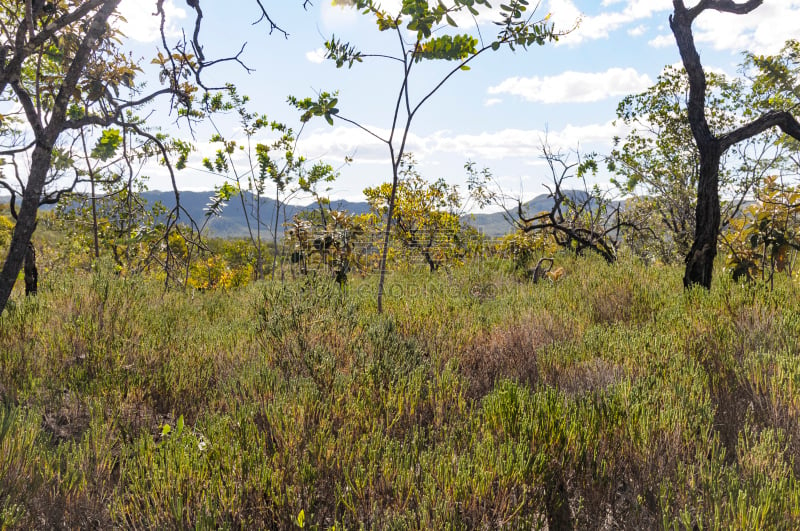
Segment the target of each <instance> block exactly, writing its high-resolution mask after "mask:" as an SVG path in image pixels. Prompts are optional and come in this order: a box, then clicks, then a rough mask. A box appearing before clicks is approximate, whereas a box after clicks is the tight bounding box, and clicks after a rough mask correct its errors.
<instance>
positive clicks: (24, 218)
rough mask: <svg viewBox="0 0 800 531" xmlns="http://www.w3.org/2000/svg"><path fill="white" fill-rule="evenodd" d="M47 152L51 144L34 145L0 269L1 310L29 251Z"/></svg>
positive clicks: (40, 194) (46, 165) (48, 153)
mask: <svg viewBox="0 0 800 531" xmlns="http://www.w3.org/2000/svg"><path fill="white" fill-rule="evenodd" d="M50 152H51V148H47V147H42V146H41V145H37V146H36V148H35V149H34V150H33V156H32V159H31V170H30V175H29V178H28V185H27V186H26V187H25V191H24V193H23V195H22V206H21V207H20V209H19V214H18V215H17V223H16V225H15V226H14V233H13V234H12V236H11V245H10V246H9V249H8V255H7V256H6V261H5V263H4V264H3V269H2V271H0V311H2V310H3V309H5V307H6V303H7V302H8V299H9V297H10V296H11V291H12V290H13V289H14V284H15V283H16V281H17V276H18V275H19V272H20V269H22V264H23V262H24V261H25V257H26V255H27V254H28V244H29V243H30V241H31V236H33V231H34V230H36V212H37V210H38V209H39V198H40V197H41V196H42V186H43V184H44V182H45V176H46V175H47V172H48V171H49V169H50Z"/></svg>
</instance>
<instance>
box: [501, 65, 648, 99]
mask: <svg viewBox="0 0 800 531" xmlns="http://www.w3.org/2000/svg"><path fill="white" fill-rule="evenodd" d="M652 84H653V82H652V80H651V79H650V77H649V76H647V75H646V74H639V73H638V72H637V71H636V70H634V69H633V68H610V69H608V70H607V71H605V72H597V73H589V72H572V71H567V72H564V73H562V74H559V75H557V76H547V77H536V76H535V77H528V78H520V77H511V78H508V79H506V80H504V81H503V82H502V83H500V84H499V85H496V86H494V87H489V94H513V95H516V96H521V97H523V98H524V99H526V100H527V101H534V102H540V103H567V102H593V101H600V100H604V99H606V98H610V97H613V96H620V95H625V94H631V93H633V92H640V91H642V90H644V89H645V88H647V87H649V86H650V85H652Z"/></svg>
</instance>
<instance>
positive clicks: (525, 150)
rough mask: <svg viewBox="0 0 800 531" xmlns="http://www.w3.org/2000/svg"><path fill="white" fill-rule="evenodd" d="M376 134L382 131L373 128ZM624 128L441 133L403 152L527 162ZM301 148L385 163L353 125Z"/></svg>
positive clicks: (384, 154)
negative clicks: (545, 151) (550, 149)
mask: <svg viewBox="0 0 800 531" xmlns="http://www.w3.org/2000/svg"><path fill="white" fill-rule="evenodd" d="M375 131H376V132H377V133H378V134H379V135H385V134H386V131H383V130H375ZM626 133H627V129H625V128H623V126H621V125H615V124H614V123H613V122H612V121H608V122H606V123H602V124H588V125H567V126H566V127H564V128H563V129H562V130H560V131H552V130H551V131H545V130H541V129H502V130H499V131H491V132H490V131H487V132H483V133H475V134H466V133H462V134H453V132H452V131H448V130H441V131H436V132H434V133H431V134H429V135H427V136H418V135H414V134H411V135H409V138H408V142H407V151H409V152H412V153H414V155H415V156H416V157H417V159H418V160H419V161H420V162H422V161H425V160H430V159H432V158H434V157H436V156H440V155H445V154H451V155H457V156H458V157H460V158H461V159H467V158H471V157H474V158H478V157H479V158H481V159H487V160H504V159H510V158H516V159H523V160H530V159H533V158H536V157H538V155H539V154H540V153H541V146H542V142H543V141H544V140H545V138H546V139H547V141H548V143H549V144H550V145H551V147H553V149H564V150H567V149H574V148H575V147H577V146H578V145H586V144H591V145H603V146H610V145H611V142H612V140H613V138H614V136H624V135H625V134H626ZM300 149H301V150H302V151H303V152H304V153H307V154H308V156H309V158H310V159H316V158H325V159H329V160H343V159H344V157H345V156H349V155H353V156H354V164H381V165H385V164H387V158H388V155H389V153H388V149H387V147H386V145H385V144H383V143H381V142H380V141H379V140H377V139H375V138H374V137H372V136H370V135H369V134H367V133H365V132H364V131H362V130H360V129H358V128H355V127H344V126H342V127H334V128H332V129H320V130H316V131H314V132H313V133H311V134H309V135H308V136H306V137H305V138H303V140H302V141H301V145H300Z"/></svg>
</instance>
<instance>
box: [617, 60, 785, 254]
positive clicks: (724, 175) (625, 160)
mask: <svg viewBox="0 0 800 531" xmlns="http://www.w3.org/2000/svg"><path fill="white" fill-rule="evenodd" d="M706 83H707V91H706V108H707V111H708V112H707V113H706V114H707V119H708V123H709V127H710V128H711V130H712V131H714V132H716V131H722V130H725V129H727V128H730V126H731V125H732V124H741V123H743V121H744V120H746V119H747V116H746V115H747V111H746V110H747V109H752V108H754V107H757V105H758V102H759V101H761V100H763V99H764V96H765V90H762V89H760V88H759V87H757V86H753V84H747V83H745V82H744V80H742V79H735V80H728V79H727V78H726V77H725V76H723V75H721V74H715V73H708V74H706ZM688 93H689V80H688V77H687V75H686V71H685V70H683V69H682V68H681V69H679V68H675V67H673V66H667V67H665V68H664V71H663V72H662V73H661V75H659V76H658V80H657V82H656V84H655V85H654V86H652V87H650V88H649V89H647V90H646V91H645V92H642V93H640V94H635V95H631V96H627V97H626V98H624V99H623V100H622V101H621V102H620V104H619V106H618V107H617V119H618V120H620V121H622V123H623V124H625V125H626V126H628V127H630V128H631V131H630V133H628V135H627V136H626V137H625V138H624V139H621V138H619V137H617V138H615V139H614V149H613V151H612V152H611V155H610V157H609V166H610V167H611V169H612V171H615V172H616V173H617V175H618V176H619V177H620V180H619V181H615V182H616V184H617V185H618V187H619V188H620V190H621V191H622V192H623V193H626V194H629V193H632V192H634V193H636V192H638V193H639V197H637V198H636V202H635V204H636V207H637V208H639V209H641V210H643V211H644V212H646V213H647V214H648V215H649V216H650V222H651V226H655V227H656V231H657V232H659V233H660V234H663V233H666V238H662V241H661V242H660V245H659V247H660V248H661V249H660V252H659V255H661V257H662V258H664V259H665V260H666V261H668V262H669V261H671V260H672V259H673V258H675V257H677V256H680V257H685V256H686V255H687V253H688V252H689V249H690V248H691V244H692V238H693V237H694V232H695V219H694V216H695V209H696V204H697V201H696V198H697V183H698V176H699V174H700V155H699V152H698V149H697V145H696V143H695V142H694V138H693V136H692V131H691V128H690V127H689V121H688V116H687V104H688ZM778 137H779V135H778V134H777V133H776V132H775V131H774V130H769V131H765V132H763V133H761V134H759V135H756V136H754V137H752V138H750V139H747V141H743V142H741V143H739V144H736V145H734V146H732V147H731V149H730V150H729V151H727V152H726V153H725V154H723V156H722V158H721V163H720V173H719V187H720V189H721V190H723V191H724V192H725V195H726V196H727V197H728V198H730V200H728V201H725V202H723V205H722V208H723V211H722V220H723V223H722V225H723V226H724V225H726V224H727V222H728V220H730V219H732V218H733V217H735V216H736V215H737V213H738V212H739V209H740V207H741V204H742V201H743V200H744V199H745V198H746V197H747V195H748V193H749V192H751V190H752V188H753V186H754V185H755V184H756V183H757V182H758V181H759V180H760V179H762V178H763V177H764V175H765V174H766V173H767V172H768V171H769V170H770V169H772V168H774V167H775V164H776V163H781V162H785V160H784V157H783V155H782V151H783V150H781V149H780V148H777V147H776V145H775V142H776V140H777V139H778Z"/></svg>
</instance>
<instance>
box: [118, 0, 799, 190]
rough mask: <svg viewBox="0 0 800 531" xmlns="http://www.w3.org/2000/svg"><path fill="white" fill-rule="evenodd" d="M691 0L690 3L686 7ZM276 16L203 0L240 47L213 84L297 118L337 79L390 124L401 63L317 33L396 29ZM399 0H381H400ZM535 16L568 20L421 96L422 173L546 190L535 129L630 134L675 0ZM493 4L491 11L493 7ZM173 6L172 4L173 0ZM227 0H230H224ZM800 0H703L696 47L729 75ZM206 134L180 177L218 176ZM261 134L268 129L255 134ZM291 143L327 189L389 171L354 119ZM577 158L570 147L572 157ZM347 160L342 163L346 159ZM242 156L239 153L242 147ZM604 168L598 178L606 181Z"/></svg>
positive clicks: (197, 182)
mask: <svg viewBox="0 0 800 531" xmlns="http://www.w3.org/2000/svg"><path fill="white" fill-rule="evenodd" d="M151 3H152V4H153V5H154V4H155V2H153V1H148V2H143V1H142V0H123V2H122V7H121V9H122V12H123V14H124V16H125V17H126V19H127V23H126V24H124V25H123V28H122V30H123V32H124V33H125V34H126V35H127V41H126V42H125V45H126V46H127V47H129V48H130V49H131V50H132V51H133V53H134V55H135V56H136V55H138V56H140V57H142V58H143V59H142V65H143V67H145V66H146V65H147V63H148V62H149V59H147V58H149V57H152V56H153V55H154V53H155V51H156V49H157V46H158V40H157V39H158V28H157V26H156V19H155V17H153V16H152V15H151V12H152V11H154V9H153V10H149V9H145V8H144V7H143V4H151ZM695 3H696V2H692V1H691V0H688V1H687V4H688V5H693V4H695ZM262 4H263V5H264V7H265V8H266V9H267V10H268V12H269V14H270V16H271V17H272V19H273V20H274V21H275V22H276V23H277V24H278V25H279V26H280V27H281V28H282V29H284V30H285V31H286V32H287V33H288V37H286V38H284V36H283V35H282V34H280V33H278V32H273V33H272V34H271V35H270V34H269V33H268V31H267V29H268V27H267V26H265V25H264V24H254V22H255V21H256V20H257V19H258V17H259V10H258V6H257V4H256V2H255V1H253V0H228V1H227V2H222V1H220V0H210V1H209V0H206V1H205V2H203V3H202V6H203V9H204V14H205V18H204V26H203V29H202V33H201V38H202V40H203V42H204V43H205V48H204V52H205V53H206V55H207V56H208V57H209V58H212V57H225V56H230V55H234V54H236V53H237V52H238V51H239V50H240V48H241V47H242V45H245V47H244V51H243V52H242V54H241V57H240V58H241V60H242V61H243V62H244V63H245V64H246V65H247V66H248V67H249V68H251V69H252V71H251V72H250V73H248V72H247V71H245V70H244V69H243V68H242V67H241V66H240V65H238V64H236V63H224V64H221V65H218V66H215V67H214V68H213V69H212V70H211V71H209V74H210V75H209V77H208V80H209V81H210V82H212V83H225V82H228V81H232V82H234V83H235V84H236V85H237V87H238V90H239V92H240V93H242V94H247V95H248V96H249V97H250V98H251V109H252V110H253V111H256V112H259V113H263V114H266V115H267V116H269V118H270V119H275V120H279V121H282V122H284V123H286V124H287V125H289V126H291V127H293V128H294V129H295V130H298V129H299V128H300V126H301V124H300V121H299V113H298V112H297V111H296V110H295V109H293V108H291V107H290V106H289V105H288V104H287V102H286V99H287V96H289V95H294V96H297V97H307V96H314V95H315V94H316V93H318V92H320V91H328V92H333V91H338V92H339V103H338V108H339V109H340V114H341V116H344V117H347V118H349V119H351V120H354V121H356V122H358V123H359V124H361V125H363V126H364V127H366V128H368V129H370V130H371V131H373V132H376V133H377V134H378V135H379V136H382V135H387V134H388V130H389V128H390V127H391V119H392V111H393V104H394V101H395V99H396V97H397V94H398V90H399V88H400V83H401V82H402V69H401V67H400V66H399V64H398V63H397V62H394V61H391V60H386V59H382V58H367V59H365V60H364V62H363V63H360V64H359V63H357V64H356V65H355V66H354V67H353V68H352V69H348V68H346V67H345V68H340V69H337V68H336V66H335V64H334V63H333V62H332V61H329V60H324V53H323V52H324V48H323V44H324V42H325V41H326V40H327V39H329V38H330V37H331V36H332V35H335V36H336V38H337V39H340V40H342V41H347V42H350V43H352V44H354V45H356V47H357V48H358V49H359V50H361V51H362V52H363V53H373V54H385V55H396V53H397V50H398V44H397V36H396V35H394V34H392V33H391V32H385V33H380V32H378V31H377V27H376V25H375V22H374V20H373V19H371V18H370V17H369V16H366V15H363V14H361V13H359V12H358V11H357V10H355V9H353V8H343V7H339V6H333V5H332V4H331V0H314V1H313V5H309V6H308V8H307V9H306V10H304V9H303V7H302V0H262ZM399 4H400V1H399V0H386V1H385V2H383V7H384V8H386V9H387V10H388V11H390V12H391V11H394V10H397V6H399ZM534 4H535V2H534V1H531V8H533V7H536V17H537V18H544V17H545V16H547V15H548V14H549V15H550V20H551V21H552V22H553V23H554V24H555V25H556V29H557V30H562V31H565V32H568V33H567V34H566V35H564V36H563V37H561V39H560V40H559V42H557V43H548V44H546V45H545V46H541V47H539V46H536V47H533V48H529V49H528V50H517V51H516V52H514V53H512V52H510V51H508V50H507V49H502V50H500V51H497V52H488V53H486V54H483V55H481V56H480V57H479V58H478V59H476V60H475V61H474V62H473V63H471V66H472V68H471V69H470V70H469V71H463V72H458V73H456V75H454V76H453V77H452V78H451V79H450V80H449V81H448V82H447V83H446V84H445V85H443V86H442V88H441V89H439V90H438V91H437V92H436V93H435V94H434V95H433V96H432V97H431V98H430V99H429V100H428V101H427V102H426V103H425V105H424V106H423V107H422V108H421V110H420V112H419V114H418V115H417V116H416V117H415V119H414V122H413V123H412V127H411V131H410V135H409V142H408V150H409V151H411V152H412V153H413V154H414V157H415V159H416V160H417V162H418V170H419V171H420V173H421V174H422V175H423V176H424V177H425V178H427V179H430V180H436V179H438V178H444V179H446V180H447V181H448V182H450V183H452V184H459V185H460V186H462V189H465V188H466V187H465V178H466V173H465V171H464V164H465V163H466V162H467V161H472V162H474V163H475V164H476V166H477V167H479V168H483V167H488V168H489V169H490V170H491V171H492V174H493V175H494V177H495V180H496V181H497V183H498V184H499V185H500V187H501V188H502V189H503V191H504V192H505V193H507V194H509V195H512V196H515V197H521V198H523V199H527V198H530V197H533V196H535V195H538V194H540V193H543V192H545V189H544V187H543V186H542V185H543V184H544V183H547V182H549V180H550V174H549V171H548V169H547V167H546V165H545V164H544V162H543V160H542V159H541V146H542V143H543V142H544V141H545V139H546V141H547V142H548V143H549V145H550V146H551V147H552V148H553V149H554V150H561V151H562V152H563V153H565V154H568V153H574V151H575V150H579V151H581V152H583V153H588V152H597V153H601V154H602V153H607V152H608V151H609V150H610V149H611V143H612V139H613V138H614V137H615V136H624V135H625V133H626V131H625V130H624V129H623V128H622V127H621V126H620V125H616V124H615V123H614V120H615V118H616V108H617V105H618V103H619V101H620V100H621V99H622V98H623V97H624V96H626V95H628V94H634V93H638V92H642V91H644V90H646V89H647V88H648V87H649V86H651V85H653V84H655V82H656V79H657V77H658V75H659V73H660V72H661V71H662V69H663V68H664V67H665V66H666V65H671V64H677V63H679V61H680V57H679V55H678V51H677V47H676V45H675V41H674V38H673V36H672V34H671V32H670V29H669V24H668V17H669V14H670V13H671V11H672V1H671V0H594V1H589V0H543V1H542V2H541V3H540V4H539V5H538V6H534ZM498 5H499V4H498V3H495V8H496V7H497V6H498ZM181 6H183V7H181ZM233 6H235V8H232V7H233ZM166 7H167V13H168V15H169V20H168V26H167V27H168V30H169V34H170V35H171V37H172V38H177V37H178V36H180V34H181V31H186V32H187V34H188V33H190V31H191V26H190V25H191V24H192V22H193V19H192V18H191V17H190V13H188V11H187V9H186V7H185V3H184V2H183V1H182V0H167V1H166ZM493 18H496V17H491V16H490V15H489V14H482V16H480V17H478V22H479V26H478V27H477V31H480V34H481V35H483V37H484V38H486V39H487V40H489V39H490V38H491V36H492V35H493V33H494V32H495V31H496V30H495V29H494V28H495V27H496V26H494V25H493V24H492V19H493ZM797 20H800V0H764V4H763V5H762V6H761V7H759V8H758V9H756V10H755V11H754V12H753V13H751V14H748V15H743V16H742V15H730V14H718V13H714V12H706V13H704V14H702V15H701V16H700V17H699V18H698V19H697V20H696V21H695V25H694V32H695V38H696V44H697V47H698V50H699V52H700V56H701V59H702V61H703V64H704V66H705V67H706V69H709V70H711V69H713V70H715V71H721V72H724V73H726V74H728V75H732V76H734V75H736V73H737V67H738V65H739V64H740V63H741V60H742V53H743V52H744V51H749V52H753V53H757V54H770V53H777V52H778V51H779V50H780V48H781V47H782V45H783V43H784V42H785V41H786V40H787V39H791V38H795V39H798V38H800V28H799V27H798V25H797ZM457 21H458V22H459V23H464V24H466V26H465V29H464V31H469V32H472V33H474V34H477V31H476V28H475V24H474V22H473V21H472V20H471V19H465V18H459V19H457ZM452 66H453V64H452V63H447V62H435V61H434V62H428V63H426V64H422V65H420V66H419V68H417V69H415V71H413V72H412V77H411V80H410V87H411V93H412V96H413V97H414V98H417V99H419V98H420V97H421V96H422V95H424V94H427V92H428V91H430V90H431V89H432V88H433V87H434V86H436V84H437V83H438V82H439V80H441V78H442V77H443V76H444V75H446V74H447V73H448V72H449V70H450V69H451V68H452ZM148 120H149V123H152V124H153V125H158V126H160V127H162V128H163V129H164V130H165V131H168V132H170V133H172V134H174V135H176V136H179V137H180V136H184V137H185V136H187V135H189V134H190V132H189V131H188V130H187V129H186V127H185V126H182V127H178V126H176V124H175V123H174V121H175V120H174V116H169V115H168V114H167V113H166V112H158V113H154V114H153V115H151V116H150V117H149V119H148ZM220 123H221V124H223V129H224V130H223V133H224V134H225V135H226V136H227V137H229V138H232V139H237V138H238V139H241V138H242V134H241V130H240V129H239V128H238V125H237V123H236V122H235V120H233V119H229V120H228V121H227V122H226V121H225V120H224V119H223V120H222V121H221V122H220ZM211 133H212V131H211V130H210V129H209V128H208V127H202V126H201V127H200V128H198V129H197V130H195V131H194V135H195V136H194V143H195V145H196V148H197V150H196V152H195V153H193V154H192V156H191V157H190V160H189V164H188V168H187V169H185V170H183V171H181V172H179V173H178V184H179V187H180V188H181V189H184V190H210V189H212V188H213V187H214V186H215V185H219V184H221V183H222V182H223V178H222V177H220V176H218V175H213V174H210V173H208V172H205V171H204V170H203V168H202V164H201V161H202V158H203V157H206V156H211V155H212V154H213V152H214V149H216V147H215V146H213V145H211V144H210V143H209V142H208V139H209V138H210V136H211ZM263 140H267V138H264V139H263ZM298 152H299V153H300V154H303V155H304V156H306V157H307V159H308V160H309V161H312V162H313V161H317V160H321V161H325V162H328V163H330V164H332V165H333V166H334V167H336V168H340V169H339V171H340V176H339V178H338V179H337V180H336V182H335V183H333V184H332V185H331V190H330V192H329V195H330V196H331V197H332V198H334V199H348V200H363V195H362V190H363V189H364V188H365V187H368V186H374V185H377V184H379V183H382V182H388V181H390V180H391V167H390V164H389V152H388V148H387V147H386V145H385V144H382V143H380V142H379V141H377V140H375V139H374V138H373V137H371V136H370V135H368V134H366V133H365V132H363V131H361V130H359V129H358V128H356V127H355V126H352V125H350V124H347V123H345V122H343V121H340V120H337V121H335V123H334V125H333V126H329V125H328V124H327V123H326V122H325V121H324V120H322V119H318V120H312V121H311V122H309V123H308V124H307V125H306V126H305V127H304V128H303V130H302V134H301V136H300V141H299V145H298ZM572 156H574V154H573V155H572ZM347 157H350V158H352V162H351V163H349V164H347V165H345V159H346V158H347ZM240 162H241V160H240ZM145 171H146V173H147V174H148V175H149V177H150V180H149V186H150V188H151V189H157V190H165V189H169V187H170V184H169V180H168V179H167V176H166V173H165V171H164V169H163V168H158V167H149V168H146V170H145ZM608 177H609V176H607V175H601V176H600V177H599V180H600V181H601V184H602V182H604V181H607V180H608Z"/></svg>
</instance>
